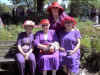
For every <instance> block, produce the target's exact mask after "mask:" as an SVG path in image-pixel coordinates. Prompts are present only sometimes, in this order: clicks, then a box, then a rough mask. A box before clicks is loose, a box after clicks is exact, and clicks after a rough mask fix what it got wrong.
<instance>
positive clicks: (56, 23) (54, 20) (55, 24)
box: [47, 2, 68, 30]
mask: <svg viewBox="0 0 100 75" xmlns="http://www.w3.org/2000/svg"><path fill="white" fill-rule="evenodd" d="M47 12H48V13H49V17H48V19H49V20H50V29H54V30H59V29H61V28H63V27H62V26H61V21H62V20H63V18H64V17H66V16H68V15H67V14H66V13H65V12H64V8H62V6H60V5H59V4H58V2H53V3H52V4H51V5H50V6H49V7H48V8H47Z"/></svg>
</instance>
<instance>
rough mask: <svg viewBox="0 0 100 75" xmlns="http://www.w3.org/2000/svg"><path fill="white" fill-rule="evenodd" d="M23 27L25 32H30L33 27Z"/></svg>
mask: <svg viewBox="0 0 100 75" xmlns="http://www.w3.org/2000/svg"><path fill="white" fill-rule="evenodd" d="M24 29H25V31H26V32H27V33H30V32H32V29H33V27H32V26H25V27H24Z"/></svg>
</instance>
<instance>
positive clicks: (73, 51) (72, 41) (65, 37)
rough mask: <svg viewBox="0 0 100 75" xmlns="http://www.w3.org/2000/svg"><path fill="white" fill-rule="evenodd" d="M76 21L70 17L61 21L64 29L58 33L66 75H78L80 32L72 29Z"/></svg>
mask: <svg viewBox="0 0 100 75" xmlns="http://www.w3.org/2000/svg"><path fill="white" fill-rule="evenodd" d="M75 24H76V21H75V20H74V18H72V17H65V18H64V20H63V21H62V25H64V27H65V29H64V30H61V31H60V32H59V35H60V42H61V43H60V46H61V48H60V50H62V51H64V52H65V55H63V56H62V58H63V60H64V64H65V65H66V67H67V72H68V75H78V73H79V65H80V49H79V48H80V38H81V36H80V32H79V30H76V29H73V26H74V25H75Z"/></svg>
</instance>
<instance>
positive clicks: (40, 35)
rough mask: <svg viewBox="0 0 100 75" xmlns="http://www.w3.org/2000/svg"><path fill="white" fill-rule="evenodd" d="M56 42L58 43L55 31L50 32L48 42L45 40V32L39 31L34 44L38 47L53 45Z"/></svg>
mask: <svg viewBox="0 0 100 75" xmlns="http://www.w3.org/2000/svg"><path fill="white" fill-rule="evenodd" d="M55 41H58V38H57V35H56V32H55V31H54V30H49V31H48V38H47V40H45V39H44V32H43V31H38V32H37V33H36V37H35V41H34V42H35V44H36V46H37V45H38V44H49V43H53V42H55Z"/></svg>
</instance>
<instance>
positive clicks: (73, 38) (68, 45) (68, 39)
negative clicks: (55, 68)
mask: <svg viewBox="0 0 100 75" xmlns="http://www.w3.org/2000/svg"><path fill="white" fill-rule="evenodd" d="M59 36H60V45H61V47H63V48H65V49H66V51H67V50H73V49H74V48H75V46H76V45H77V43H78V42H77V39H79V38H81V35H80V31H78V30H73V31H71V32H65V31H60V32H59Z"/></svg>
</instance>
